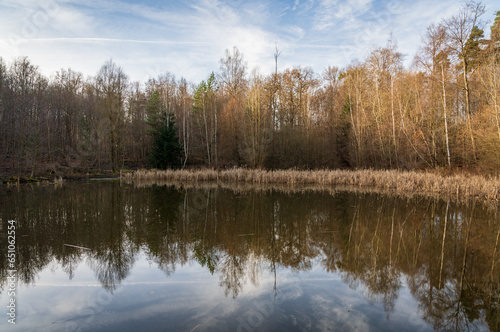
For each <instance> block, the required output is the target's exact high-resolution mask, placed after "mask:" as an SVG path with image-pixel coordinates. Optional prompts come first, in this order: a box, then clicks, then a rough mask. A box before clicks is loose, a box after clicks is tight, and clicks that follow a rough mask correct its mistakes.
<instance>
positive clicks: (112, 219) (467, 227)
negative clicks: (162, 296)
mask: <svg viewBox="0 0 500 332" xmlns="http://www.w3.org/2000/svg"><path fill="white" fill-rule="evenodd" d="M3 198H4V199H5V200H4V201H5V204H3V205H2V206H1V207H0V218H1V222H2V227H3V229H6V225H7V220H9V219H15V220H16V221H17V223H18V227H17V236H18V239H19V240H18V245H17V248H18V250H17V255H18V257H17V259H16V260H17V263H18V266H17V269H18V273H19V278H20V281H21V282H23V283H26V284H34V283H35V282H36V276H37V274H38V273H39V271H41V270H42V269H44V268H46V267H47V266H48V265H50V264H53V263H54V262H56V263H57V264H59V265H60V266H61V267H62V269H63V271H65V272H66V273H67V274H68V277H69V278H70V279H71V278H73V276H74V273H75V270H76V268H77V267H78V266H79V265H80V264H82V263H83V262H84V261H86V262H87V264H88V265H89V267H90V268H91V269H92V270H93V271H94V274H95V277H96V279H97V280H99V282H100V283H101V284H102V286H103V287H104V288H105V289H106V290H108V291H110V292H111V291H113V290H114V289H115V288H116V287H117V286H118V285H120V283H121V282H122V281H123V280H124V279H125V278H127V276H128V275H129V273H130V271H131V269H132V267H133V265H134V263H135V261H136V260H137V257H138V255H140V254H142V253H144V254H145V255H146V256H147V258H148V259H149V260H150V261H152V262H154V263H155V264H156V265H157V266H158V268H159V269H161V270H162V271H163V272H164V273H165V275H166V277H168V276H170V275H172V274H173V273H175V269H176V266H179V265H184V264H186V263H189V262H193V261H196V262H198V263H199V264H200V265H201V266H203V267H205V268H207V270H208V271H210V273H211V274H214V275H216V276H218V278H219V284H220V286H221V287H222V289H223V292H224V294H225V295H226V296H231V297H237V296H239V295H240V294H241V293H242V291H243V289H244V285H245V284H246V283H249V282H250V283H253V284H258V283H259V278H260V276H261V275H262V273H263V270H266V269H267V270H269V271H271V273H273V274H274V276H275V281H274V282H275V291H276V287H277V285H278V284H279V280H277V279H276V270H277V269H279V268H288V269H291V270H294V271H297V272H302V271H307V270H310V269H311V268H312V267H313V265H314V264H322V266H323V267H324V268H325V270H326V271H329V272H335V273H340V275H341V276H342V278H343V280H344V281H345V282H346V283H348V284H349V286H350V287H352V288H357V287H359V286H361V285H362V286H363V289H366V292H365V296H366V298H367V300H368V301H370V302H378V303H381V304H383V306H384V308H385V310H386V313H387V315H388V316H389V315H390V314H391V312H392V311H393V310H394V306H395V303H396V300H397V299H398V296H399V293H400V290H401V288H402V287H403V284H407V285H408V289H409V290H410V292H411V294H412V295H413V297H414V298H415V299H416V300H417V301H418V303H419V309H420V311H421V312H422V314H423V317H424V319H425V320H427V322H428V323H429V324H431V325H432V326H433V327H434V328H435V329H436V330H443V331H445V330H474V329H481V328H483V327H484V326H485V325H487V326H488V327H489V329H490V330H492V331H494V330H500V319H499V317H500V302H499V301H500V299H499V297H500V296H499V293H500V259H499V258H500V254H499V252H500V243H499V242H500V220H499V218H498V217H497V216H496V215H495V214H494V212H490V211H488V210H487V209H485V208H483V207H481V206H479V205H477V206H472V207H466V206H459V205H455V204H453V203H450V202H444V201H435V200H428V199H425V200H424V199H418V198H414V199H405V200H403V199H395V198H388V197H386V196H382V195H377V194H350V193H346V192H337V193H329V192H321V191H305V192H302V193H294V192H285V191H278V192H276V191H272V190H263V191H258V190H256V189H255V190H244V191H236V192H235V191H232V190H229V189H222V188H219V187H217V186H213V187H209V188H206V189H196V188H189V189H185V188H180V189H177V188H175V187H173V186H152V187H144V188H134V187H132V186H128V185H127V186H120V184H119V183H94V184H81V183H78V184H77V183H75V184H72V183H69V184H65V185H64V186H62V187H61V188H58V189H56V190H54V189H51V188H43V187H40V188H33V189H30V188H23V189H22V190H20V191H19V192H11V193H9V194H5V195H4V197H3ZM65 244H69V245H75V246H82V247H85V248H89V249H90V250H83V249H78V248H74V247H68V246H65ZM0 254H1V255H2V257H3V259H2V261H1V262H0V278H1V281H0V285H1V286H2V291H4V289H3V288H4V285H5V283H6V276H7V269H8V268H7V264H6V256H7V252H6V247H5V246H2V247H1V248H0ZM316 262H319V263H316Z"/></svg>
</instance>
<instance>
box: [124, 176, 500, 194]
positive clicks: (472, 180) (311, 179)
mask: <svg viewBox="0 0 500 332" xmlns="http://www.w3.org/2000/svg"><path fill="white" fill-rule="evenodd" d="M120 178H121V179H122V180H123V181H125V182H133V183H140V182H152V181H157V182H177V183H179V182H180V183H193V182H195V183H198V182H217V183H235V182H236V183H251V184H256V185H268V184H271V185H274V184H286V185H287V186H302V185H320V186H343V188H344V189H345V188H347V190H349V187H351V188H353V189H354V188H359V187H362V188H371V189H376V191H384V192H385V191H390V192H391V193H393V194H398V195H402V196H411V195H414V194H419V195H424V196H435V195H440V196H443V197H444V196H450V197H455V198H456V199H457V200H459V201H462V200H466V199H480V200H482V201H488V202H495V201H497V202H498V201H499V199H500V178H498V177H494V176H491V177H485V176H480V175H470V174H453V175H440V174H438V173H432V172H416V171H401V170H373V169H363V170H327V169H325V170H306V171H304V170H294V169H289V170H261V169H246V168H233V169H226V170H215V169H190V170H155V169H153V170H137V171H133V172H123V173H121V175H120Z"/></svg>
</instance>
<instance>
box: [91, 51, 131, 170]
mask: <svg viewBox="0 0 500 332" xmlns="http://www.w3.org/2000/svg"><path fill="white" fill-rule="evenodd" d="M96 86H97V89H98V92H99V97H100V107H101V109H102V111H103V113H104V114H105V115H106V120H107V122H108V125H109V131H108V134H109V147H110V159H111V167H112V170H113V172H115V171H116V170H117V169H118V168H119V161H120V157H121V152H122V150H121V149H122V146H121V143H122V134H123V123H124V117H125V105H124V103H125V99H126V93H127V88H128V77H127V75H125V73H124V72H123V69H122V68H121V67H119V66H117V65H116V64H115V63H114V62H113V61H112V60H109V61H106V62H105V63H104V65H103V66H102V67H101V69H100V70H99V72H98V73H97V77H96Z"/></svg>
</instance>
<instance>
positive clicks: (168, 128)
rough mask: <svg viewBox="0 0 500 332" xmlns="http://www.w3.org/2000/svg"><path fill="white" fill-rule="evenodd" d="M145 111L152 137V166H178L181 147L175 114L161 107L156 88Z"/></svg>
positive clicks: (163, 167)
mask: <svg viewBox="0 0 500 332" xmlns="http://www.w3.org/2000/svg"><path fill="white" fill-rule="evenodd" d="M146 113H147V119H146V122H147V124H148V125H149V126H150V127H151V136H152V138H153V146H152V150H151V162H152V164H153V166H154V167H156V168H161V169H166V168H178V167H179V166H180V164H181V151H182V147H181V144H180V142H179V137H178V136H177V128H175V116H174V114H173V113H169V112H167V111H166V110H165V108H164V107H163V104H162V102H161V99H160V94H159V92H158V90H155V91H154V92H153V93H152V94H151V96H150V97H149V99H148V104H147V105H146Z"/></svg>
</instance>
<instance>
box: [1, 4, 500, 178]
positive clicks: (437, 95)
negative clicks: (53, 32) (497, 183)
mask: <svg viewBox="0 0 500 332" xmlns="http://www.w3.org/2000/svg"><path fill="white" fill-rule="evenodd" d="M484 13H485V8H484V6H483V5H482V4H481V3H475V2H468V3H466V4H464V5H463V6H462V8H461V9H460V11H459V12H457V13H456V14H455V15H454V16H451V17H448V18H444V19H443V20H442V21H441V22H438V23H436V24H432V25H430V26H429V27H428V28H427V30H426V31H423V32H422V42H421V45H420V48H419V51H418V52H417V54H416V55H415V56H414V58H413V59H412V61H411V65H410V66H405V65H404V63H405V55H403V54H402V53H400V52H399V51H398V47H397V43H396V42H395V41H393V40H389V41H388V43H387V45H385V46H381V47H375V48H373V49H372V50H371V52H370V53H369V55H368V56H367V57H366V58H365V59H364V60H362V61H353V62H352V63H351V64H350V65H348V66H346V67H344V68H338V67H335V66H328V64H325V68H326V69H325V70H324V72H322V73H316V72H314V71H313V70H312V69H311V68H309V67H301V66H297V67H293V68H286V69H284V70H278V67H279V57H280V50H279V49H278V47H276V51H275V53H274V65H275V70H274V72H273V73H271V74H266V75H264V74H261V73H260V72H259V71H258V70H257V69H249V68H247V65H246V62H245V59H244V55H243V54H242V53H241V52H240V51H239V50H238V49H237V48H236V47H234V48H233V49H230V50H226V52H225V54H224V55H223V56H222V58H221V59H220V62H219V69H218V70H216V71H214V72H213V73H207V74H208V75H207V78H206V80H204V81H202V82H198V83H190V82H188V81H187V80H185V79H183V78H181V79H177V78H176V77H174V75H172V74H170V73H168V72H167V73H164V74H162V75H160V76H158V77H154V78H150V79H149V80H148V81H147V82H145V83H141V82H131V81H129V79H128V76H127V74H126V73H125V72H124V70H123V69H122V68H121V67H120V66H119V65H118V64H116V63H114V62H113V61H112V60H108V61H106V62H105V63H104V64H103V65H102V67H101V68H100V69H99V70H98V71H97V74H96V75H95V76H93V77H87V78H86V77H84V75H83V74H82V73H79V72H76V71H73V70H71V69H61V70H60V71H58V72H56V73H55V74H54V75H52V76H51V77H45V76H44V75H42V74H41V72H40V70H39V68H38V67H37V66H36V65H35V64H33V63H31V61H30V60H29V59H28V58H27V57H19V58H16V59H11V60H10V62H7V60H6V59H2V58H0V172H3V173H10V174H31V175H33V174H40V173H49V172H50V173H53V174H60V173H63V174H66V173H68V172H76V173H87V172H101V171H105V170H112V171H113V172H117V171H119V170H120V169H133V168H142V167H146V168H150V167H156V168H181V167H182V168H184V167H208V168H216V169H219V168H230V167H248V168H262V169H288V168H296V169H325V168H375V169H402V170H422V169H432V170H435V169H443V170H447V169H450V170H467V171H471V172H476V173H481V174H493V175H498V174H500V11H499V12H497V14H496V18H495V20H494V22H493V23H492V24H490V25H487V24H485V23H483V22H484V21H483V19H482V16H483V14H484ZM487 30H490V31H487ZM487 35H489V37H488V38H487V37H485V36H487ZM270 58H271V57H270Z"/></svg>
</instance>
